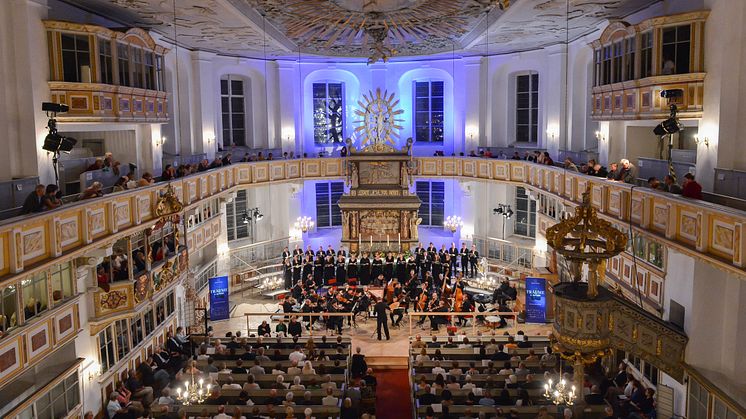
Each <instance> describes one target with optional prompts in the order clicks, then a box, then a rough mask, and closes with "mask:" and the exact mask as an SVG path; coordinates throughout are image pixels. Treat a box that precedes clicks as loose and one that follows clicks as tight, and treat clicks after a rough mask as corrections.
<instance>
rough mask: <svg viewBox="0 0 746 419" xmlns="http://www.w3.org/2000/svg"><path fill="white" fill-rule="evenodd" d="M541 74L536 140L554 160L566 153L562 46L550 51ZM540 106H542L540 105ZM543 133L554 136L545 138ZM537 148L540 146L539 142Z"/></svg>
mask: <svg viewBox="0 0 746 419" xmlns="http://www.w3.org/2000/svg"><path fill="white" fill-rule="evenodd" d="M552 49H553V51H552V52H550V53H549V55H548V57H547V62H546V65H545V66H544V68H545V69H546V70H547V71H544V72H543V73H541V74H540V76H539V104H540V106H539V109H543V110H544V116H543V118H542V116H541V115H539V120H540V121H543V124H539V132H538V135H539V138H544V142H543V145H544V147H545V148H546V149H547V151H549V154H550V155H551V156H552V158H554V159H556V158H557V156H558V152H559V150H567V149H568V148H569V147H568V144H567V132H566V123H567V122H566V121H567V78H566V74H567V69H566V62H567V53H566V51H565V46H564V45H561V46H557V47H554V48H552ZM542 103H543V105H542ZM547 130H549V131H551V132H552V133H553V134H554V135H548V134H547ZM539 144H542V143H541V142H539Z"/></svg>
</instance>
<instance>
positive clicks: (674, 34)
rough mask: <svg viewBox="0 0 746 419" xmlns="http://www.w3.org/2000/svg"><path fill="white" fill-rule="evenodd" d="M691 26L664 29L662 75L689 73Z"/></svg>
mask: <svg viewBox="0 0 746 419" xmlns="http://www.w3.org/2000/svg"><path fill="white" fill-rule="evenodd" d="M691 35H692V32H691V25H689V24H686V25H681V26H674V27H671V28H665V29H663V56H662V57H661V59H662V60H661V65H662V69H661V74H683V73H688V72H689V55H690V44H691Z"/></svg>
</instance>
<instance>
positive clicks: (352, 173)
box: [339, 140, 421, 253]
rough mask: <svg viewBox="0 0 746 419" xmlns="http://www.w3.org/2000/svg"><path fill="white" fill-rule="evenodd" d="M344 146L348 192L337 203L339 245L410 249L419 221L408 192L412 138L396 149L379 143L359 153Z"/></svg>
mask: <svg viewBox="0 0 746 419" xmlns="http://www.w3.org/2000/svg"><path fill="white" fill-rule="evenodd" d="M348 147H349V153H348V156H347V157H346V165H345V167H346V173H347V182H348V186H349V187H350V192H349V194H347V195H344V196H342V197H341V198H340V199H339V208H340V210H341V211H342V244H343V245H345V246H347V247H348V248H349V249H350V251H351V252H355V253H359V252H379V251H381V252H387V251H393V252H400V251H401V252H406V251H408V250H409V249H410V248H413V247H414V246H416V244H417V242H418V240H419V239H418V235H417V228H418V225H419V224H420V222H421V219H420V218H419V217H418V216H417V212H418V210H419V208H420V199H419V198H418V197H417V195H413V194H411V193H410V192H409V188H410V186H411V182H412V173H413V171H414V166H413V162H412V156H411V151H410V150H411V140H409V141H408V142H407V145H406V146H405V147H404V148H403V149H401V150H397V149H395V148H394V147H392V146H389V145H388V144H384V143H383V142H374V143H372V144H370V145H368V146H367V147H364V148H362V149H360V150H357V149H355V148H354V147H352V145H351V143H348ZM413 245H414V246H413Z"/></svg>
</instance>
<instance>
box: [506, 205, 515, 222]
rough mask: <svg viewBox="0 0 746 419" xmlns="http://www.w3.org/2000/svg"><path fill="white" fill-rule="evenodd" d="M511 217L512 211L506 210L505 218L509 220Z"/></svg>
mask: <svg viewBox="0 0 746 419" xmlns="http://www.w3.org/2000/svg"><path fill="white" fill-rule="evenodd" d="M512 216H513V210H512V209H510V207H508V210H507V211H505V218H508V219H510V217H512Z"/></svg>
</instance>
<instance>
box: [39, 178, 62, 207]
mask: <svg viewBox="0 0 746 419" xmlns="http://www.w3.org/2000/svg"><path fill="white" fill-rule="evenodd" d="M59 190H60V188H59V187H57V185H54V184H52V185H47V189H46V193H45V194H44V197H43V198H42V199H41V204H42V206H43V207H44V210H52V209H55V208H57V207H59V206H62V201H61V200H60V198H59V196H58V193H59Z"/></svg>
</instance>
